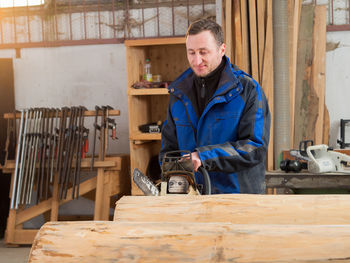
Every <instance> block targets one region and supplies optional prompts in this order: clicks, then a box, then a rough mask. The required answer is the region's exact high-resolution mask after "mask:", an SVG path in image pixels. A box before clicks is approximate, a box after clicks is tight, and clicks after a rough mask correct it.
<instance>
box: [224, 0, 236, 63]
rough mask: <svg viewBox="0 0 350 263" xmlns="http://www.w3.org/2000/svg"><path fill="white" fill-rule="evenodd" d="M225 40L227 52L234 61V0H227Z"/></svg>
mask: <svg viewBox="0 0 350 263" xmlns="http://www.w3.org/2000/svg"><path fill="white" fill-rule="evenodd" d="M225 42H226V51H225V54H226V56H228V57H229V59H230V60H231V61H234V57H233V56H234V53H233V41H232V0H225Z"/></svg>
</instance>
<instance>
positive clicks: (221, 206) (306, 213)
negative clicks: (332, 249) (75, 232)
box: [114, 194, 350, 253]
mask: <svg viewBox="0 0 350 263" xmlns="http://www.w3.org/2000/svg"><path fill="white" fill-rule="evenodd" d="M117 220H118V221H120V220H123V221H144V222H146V221H148V222H230V223H234V224H350V195H248V194H246V195H244V194H239V195H235V194H232V195H212V196H159V197H153V196H124V197H122V198H121V199H120V200H119V201H118V202H117V203H116V209H115V214H114V221H117ZM349 253H350V252H349Z"/></svg>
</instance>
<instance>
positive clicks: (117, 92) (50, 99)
mask: <svg viewBox="0 0 350 263" xmlns="http://www.w3.org/2000/svg"><path fill="white" fill-rule="evenodd" d="M0 57H3V58H4V57H12V58H14V63H13V67H14V79H15V100H16V108H17V109H23V108H29V107H63V106H68V107H70V106H79V105H83V106H85V107H86V108H88V109H89V110H93V109H94V108H95V105H110V106H112V107H113V108H114V109H119V110H120V111H121V115H120V116H119V117H114V118H115V119H116V121H117V137H118V138H119V140H117V141H116V142H113V141H111V142H110V146H111V147H110V151H109V152H110V153H129V133H128V104H127V101H128V100H127V81H126V57H125V47H124V45H123V44H114V45H87V46H68V47H57V48H24V49H21V58H15V52H13V50H0ZM93 119H94V118H86V122H87V127H88V128H90V138H91V137H92V134H93V129H92V122H93ZM91 146H92V140H90V148H92V147H91ZM97 149H98V148H97Z"/></svg>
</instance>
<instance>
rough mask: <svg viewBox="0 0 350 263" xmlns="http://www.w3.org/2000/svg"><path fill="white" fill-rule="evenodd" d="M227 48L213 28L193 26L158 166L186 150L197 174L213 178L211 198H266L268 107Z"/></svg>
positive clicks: (202, 22)
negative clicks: (227, 195)
mask: <svg viewBox="0 0 350 263" xmlns="http://www.w3.org/2000/svg"><path fill="white" fill-rule="evenodd" d="M225 48H226V46H225V44H224V36H223V32H222V29H221V27H220V26H219V25H218V24H216V23H215V22H213V21H211V20H206V19H202V20H199V21H196V22H194V23H193V24H191V25H190V26H189V28H188V31H187V34H186V50H187V59H188V61H189V64H190V68H189V69H187V70H186V71H185V72H184V73H182V74H181V75H180V76H179V77H178V78H177V79H176V80H175V81H174V82H173V83H172V84H171V85H170V86H169V93H170V101H169V107H168V116H167V119H166V121H165V122H164V125H163V129H162V146H161V151H160V161H161V160H162V156H163V155H164V153H166V152H168V151H174V150H188V151H191V152H192V154H191V155H192V162H193V165H194V169H195V171H197V169H198V168H199V167H200V166H203V167H204V168H205V169H206V170H207V171H208V172H209V176H210V180H211V188H212V193H214V194H219V193H264V192H265V157H266V151H267V146H268V141H269V131H270V112H269V108H268V103H267V100H266V97H265V94H264V92H263V90H262V88H261V87H260V86H259V84H258V83H257V82H256V81H255V80H254V79H252V78H251V77H250V76H249V75H247V74H246V73H244V72H243V71H241V70H240V69H238V68H237V67H236V66H233V65H231V63H230V60H229V58H228V57H226V56H225ZM200 178H201V177H199V176H198V178H197V181H198V180H199V181H200Z"/></svg>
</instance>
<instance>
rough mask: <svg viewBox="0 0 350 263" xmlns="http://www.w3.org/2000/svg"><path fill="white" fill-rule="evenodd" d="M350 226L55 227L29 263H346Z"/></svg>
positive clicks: (39, 239)
mask: <svg viewBox="0 0 350 263" xmlns="http://www.w3.org/2000/svg"><path fill="white" fill-rule="evenodd" d="M349 251H350V225H313V226H310V225H281V224H278V225H275V224H271V225H250V224H231V223H227V222H226V223H224V222H220V223H198V222H193V219H192V220H191V222H182V223H181V224H180V223H177V222H173V223H170V222H163V223H161V224H160V223H159V222H108V221H107V222H50V223H46V224H45V225H44V226H43V227H42V228H41V229H40V232H39V233H38V235H37V236H36V238H35V241H34V244H33V247H32V250H31V253H30V255H29V259H28V262H29V263H35V262H40V263H41V262H61V263H64V262H110V261H118V262H167V263H168V262H259V263H262V262H269V263H271V262H292V261H293V262H305V263H306V262H326V261H337V262H340V261H342V262H343V261H346V260H347V259H348V258H349Z"/></svg>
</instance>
